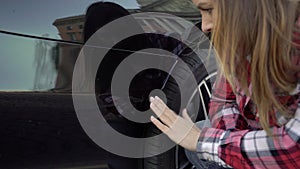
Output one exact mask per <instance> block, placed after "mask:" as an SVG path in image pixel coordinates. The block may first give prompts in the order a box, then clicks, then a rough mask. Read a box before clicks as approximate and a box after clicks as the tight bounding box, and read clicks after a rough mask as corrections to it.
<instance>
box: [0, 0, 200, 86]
mask: <svg viewBox="0 0 300 169" xmlns="http://www.w3.org/2000/svg"><path fill="white" fill-rule="evenodd" d="M110 1H111V2H115V3H118V4H120V5H121V6H123V7H125V8H126V9H128V11H129V12H130V13H139V12H153V11H154V12H167V13H171V14H174V15H177V16H179V17H184V18H185V19H188V20H190V21H192V22H197V21H199V20H200V14H199V12H198V10H197V9H196V8H195V7H194V6H193V4H192V2H191V1H186V0H176V1H162V0H126V1H124V0H110ZM94 2H96V1H95V0H84V1H83V0H72V1H69V0H54V1H40V0H28V1H24V2H23V1H22V2H21V1H18V0H5V1H2V5H1V6H0V9H1V10H0V78H1V82H0V91H28V90H29V91H53V89H54V90H60V91H68V92H70V91H71V90H70V89H71V80H72V72H73V68H74V64H75V61H76V59H77V56H78V53H79V51H80V48H81V44H82V42H83V38H82V37H83V35H82V32H83V29H84V21H85V16H84V14H85V12H86V9H87V7H88V6H89V5H90V4H92V3H94ZM136 19H137V21H138V23H139V24H140V25H141V26H142V27H143V28H144V30H145V31H146V32H147V30H148V31H149V30H152V29H153V28H154V27H155V28H157V27H161V28H162V29H163V30H165V31H172V30H176V31H177V30H180V31H182V32H183V31H184V30H185V29H186V27H185V26H184V25H183V24H181V23H180V22H176V21H174V20H172V19H170V18H151V17H149V16H147V15H145V16H141V17H139V18H136Z"/></svg>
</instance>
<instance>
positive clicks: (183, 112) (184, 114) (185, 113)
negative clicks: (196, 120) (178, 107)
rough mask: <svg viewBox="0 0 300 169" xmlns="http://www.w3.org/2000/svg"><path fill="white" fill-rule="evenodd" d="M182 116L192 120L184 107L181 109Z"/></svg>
mask: <svg viewBox="0 0 300 169" xmlns="http://www.w3.org/2000/svg"><path fill="white" fill-rule="evenodd" d="M182 117H183V118H184V119H186V120H188V121H190V122H193V121H192V119H191V117H190V115H189V114H188V112H187V110H186V109H183V111H182Z"/></svg>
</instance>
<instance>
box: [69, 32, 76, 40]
mask: <svg viewBox="0 0 300 169" xmlns="http://www.w3.org/2000/svg"><path fill="white" fill-rule="evenodd" d="M68 35H69V38H70V40H71V41H77V38H76V34H75V33H74V32H71V33H68Z"/></svg>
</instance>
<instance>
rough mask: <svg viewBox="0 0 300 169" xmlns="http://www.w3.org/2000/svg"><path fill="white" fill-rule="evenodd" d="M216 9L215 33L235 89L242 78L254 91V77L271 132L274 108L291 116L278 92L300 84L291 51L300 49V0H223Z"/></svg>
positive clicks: (263, 121)
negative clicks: (297, 38) (297, 35)
mask: <svg viewBox="0 0 300 169" xmlns="http://www.w3.org/2000/svg"><path fill="white" fill-rule="evenodd" d="M215 11H216V12H215V16H216V22H215V24H214V25H215V27H214V30H213V38H212V39H213V44H214V47H215V49H216V51H217V54H218V57H217V58H218V61H219V64H220V67H221V70H222V71H223V73H224V75H225V76H226V78H227V80H228V81H229V83H230V84H231V86H232V88H233V89H235V88H236V84H237V83H236V80H237V81H238V83H239V85H240V86H241V88H242V89H243V90H244V91H245V92H246V93H247V94H248V95H250V92H249V90H248V88H249V85H250V83H251V85H252V92H251V98H252V100H253V102H254V103H255V104H256V106H257V109H258V114H259V118H260V123H261V125H262V127H263V128H264V129H265V130H266V131H267V132H268V133H270V132H269V127H270V126H269V120H270V119H269V118H270V117H271V119H276V117H275V114H274V110H277V111H279V112H280V113H282V115H284V116H286V117H287V116H289V113H288V111H287V108H286V106H285V105H284V104H282V103H280V102H279V101H278V99H277V98H276V96H278V95H279V94H288V93H289V92H291V91H292V90H293V89H294V88H295V87H296V84H297V78H296V77H295V76H294V73H295V72H297V71H299V67H296V66H295V65H294V64H293V63H292V61H291V56H292V54H295V52H293V51H296V50H295V49H294V48H295V45H294V44H293V43H292V35H293V32H294V31H297V30H296V26H295V21H296V18H297V16H298V13H299V5H298V1H295V0H294V1H292V0H218V1H217V5H216V9H215ZM248 63H250V69H249V70H250V74H249V70H248V67H247V64H248ZM248 65H249V64H248ZM248 78H250V79H251V80H250V81H251V82H250V83H249V81H248Z"/></svg>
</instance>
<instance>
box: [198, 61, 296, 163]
mask: <svg viewBox="0 0 300 169" xmlns="http://www.w3.org/2000/svg"><path fill="white" fill-rule="evenodd" d="M299 65H300V64H299ZM250 88H251V87H250ZM237 90H238V91H239V92H238V94H237V95H235V94H234V93H233V90H232V88H231V86H230V85H229V83H228V81H227V80H226V79H225V77H224V76H222V77H220V78H219V79H218V80H217V81H216V83H215V86H214V92H213V97H212V99H211V103H210V120H211V123H212V128H204V129H203V130H202V132H201V135H200V138H199V143H198V146H197V151H198V152H199V157H200V158H202V159H206V160H213V161H216V162H219V163H220V164H222V165H225V163H226V165H227V166H228V165H229V166H231V167H234V168H239V169H240V168H274V169H275V168H299V167H300V144H299V143H300V104H299V101H300V89H299V85H298V89H297V90H298V91H297V92H296V93H295V94H294V95H289V96H280V97H278V98H279V99H280V101H284V103H285V104H286V105H287V106H288V107H289V109H290V110H291V111H293V112H295V113H294V117H293V118H291V119H285V118H284V117H283V116H280V115H279V114H280V113H277V114H276V117H277V120H278V121H277V123H276V124H275V123H274V124H273V128H272V129H271V130H272V132H273V134H274V137H273V138H272V137H269V136H268V135H267V133H266V132H265V131H264V130H262V128H261V127H260V124H259V117H257V112H256V108H255V106H254V104H253V103H252V101H251V99H250V98H249V97H247V96H246V95H245V94H243V92H241V90H239V89H237Z"/></svg>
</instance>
